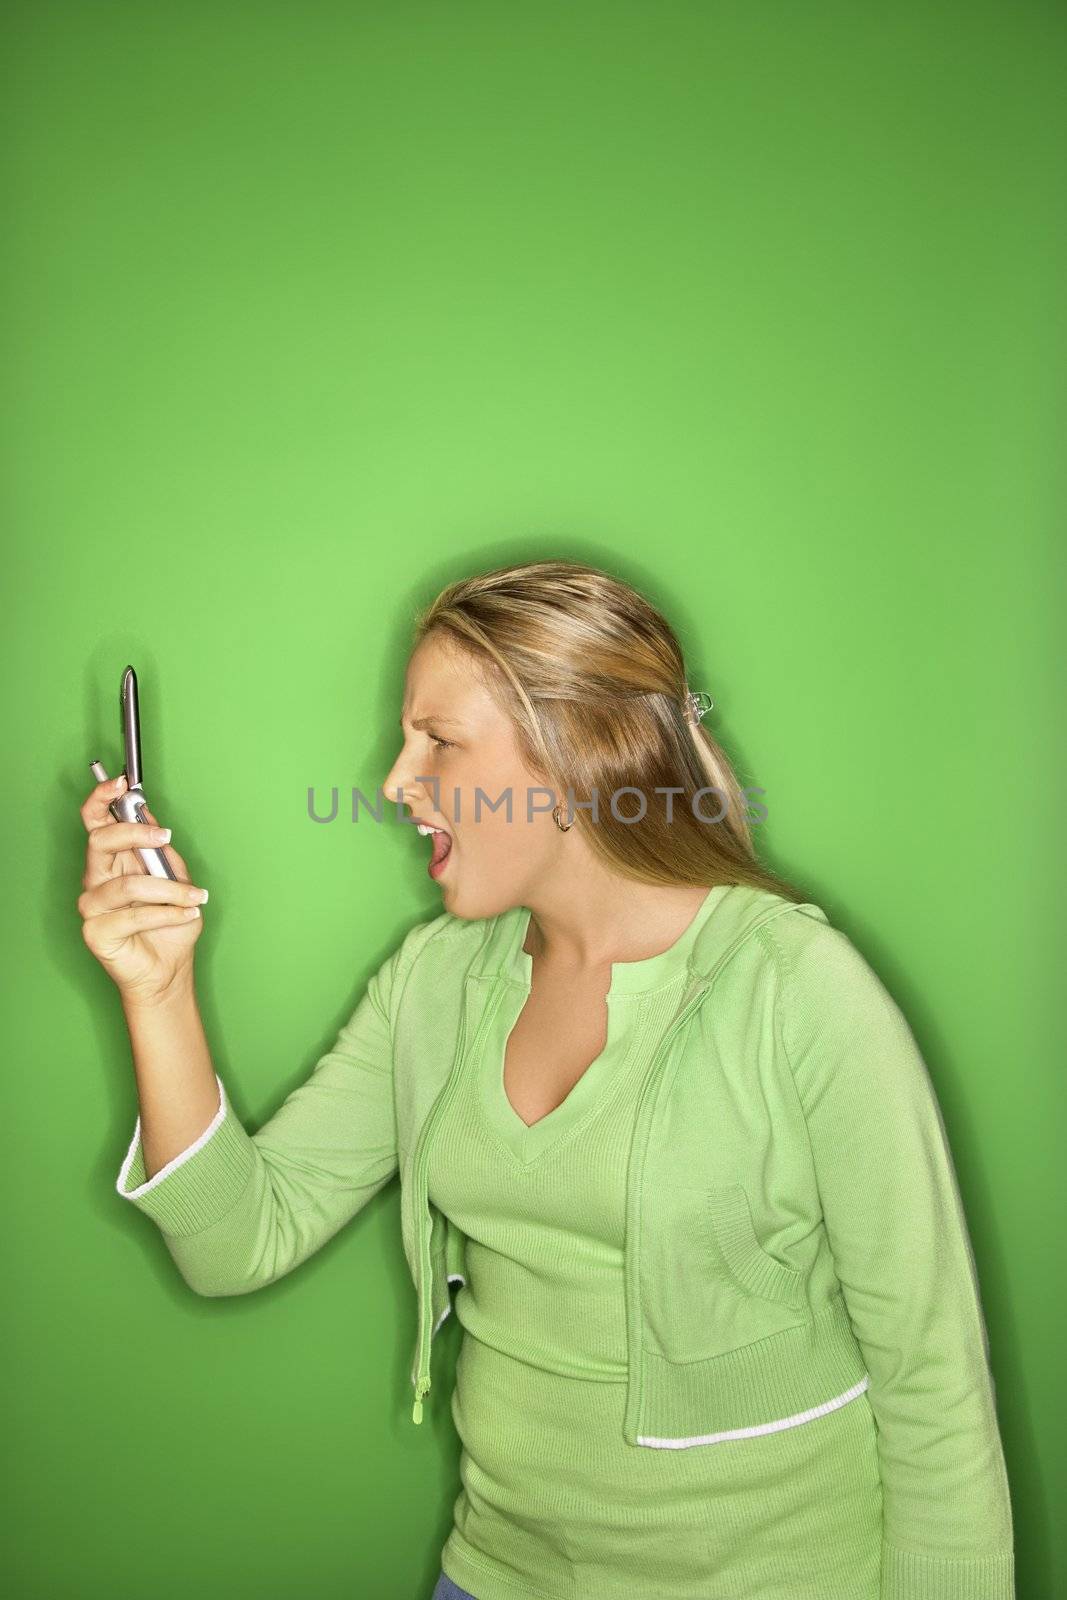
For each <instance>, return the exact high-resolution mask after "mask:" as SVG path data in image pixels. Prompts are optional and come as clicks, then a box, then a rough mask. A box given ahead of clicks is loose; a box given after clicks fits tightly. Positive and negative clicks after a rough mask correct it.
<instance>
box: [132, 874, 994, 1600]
mask: <svg viewBox="0 0 1067 1600" xmlns="http://www.w3.org/2000/svg"><path fill="white" fill-rule="evenodd" d="M698 915H699V916H700V919H701V925H700V928H699V931H698V935H697V937H696V938H695V940H693V941H692V946H691V949H690V953H689V958H688V964H687V972H686V981H685V983H684V984H683V985H682V989H681V993H680V997H679V998H678V1000H677V1005H676V1010H675V1012H674V1014H673V1016H671V1017H669V1018H668V1019H667V1022H666V1025H665V1027H664V1028H663V1030H662V1031H661V1032H660V1034H659V1036H658V1038H657V1040H656V1042H655V1045H654V1048H653V1049H652V1050H651V1052H650V1055H649V1059H648V1063H647V1068H646V1071H645V1076H644V1081H643V1084H642V1087H641V1091H640V1094H639V1098H638V1107H637V1112H636V1116H635V1121H634V1130H633V1141H632V1146H631V1152H630V1160H629V1164H628V1169H627V1170H628V1177H627V1191H628V1199H627V1225H626V1245H625V1264H624V1275H625V1289H626V1308H627V1310H626V1317H627V1343H628V1376H627V1385H626V1408H625V1430H624V1431H625V1438H626V1441H627V1443H629V1444H631V1445H634V1446H635V1447H642V1446H643V1447H650V1448H664V1447H678V1446H693V1445H701V1444H704V1443H714V1442H717V1441H718V1440H719V1439H721V1438H722V1437H723V1436H724V1435H725V1436H728V1437H737V1438H743V1437H745V1436H747V1435H749V1434H753V1433H759V1432H762V1431H767V1430H768V1429H769V1428H771V1427H774V1428H778V1427H782V1426H791V1425H795V1424H797V1423H803V1422H804V1421H805V1420H806V1418H807V1417H809V1416H810V1417H814V1416H817V1415H819V1414H820V1408H822V1410H823V1411H825V1409H826V1405H827V1402H828V1401H831V1400H833V1401H835V1402H838V1403H839V1402H840V1401H841V1400H842V1399H843V1398H846V1397H847V1396H848V1395H849V1394H850V1393H857V1392H862V1391H863V1390H864V1389H866V1390H867V1392H868V1398H869V1400H870V1403H871V1407H872V1410H873V1413H874V1417H875V1420H876V1424H877V1429H878V1454H879V1470H880V1474H881V1478H882V1489H883V1506H884V1541H883V1552H882V1594H883V1597H884V1600H1013V1597H1014V1592H1015V1591H1014V1558H1013V1542H1012V1514H1011V1504H1010V1498H1009V1490H1008V1483H1007V1474H1006V1470H1005V1464H1004V1458H1003V1453H1002V1448H1001V1441H1000V1437H999V1432H998V1426H997V1416H996V1407H995V1390H994V1382H993V1377H992V1374H991V1371H990V1365H989V1346H988V1336H987V1332H986V1327H985V1323H984V1319H983V1316H982V1310H981V1303H980V1298H979V1288H978V1281H977V1273H976V1269H975V1264H974V1259H973V1255H972V1251H971V1246H970V1241H969V1238H968V1233H967V1227H966V1222H965V1220H964V1214H963V1208H962V1204H961V1201H960V1195H959V1189H958V1186H957V1182H956V1177H955V1172H954V1169H953V1165H952V1159H951V1156H950V1153H949V1148H948V1144H947V1140H946V1136H945V1130H944V1126H943V1123H942V1120H941V1116H940V1111H939V1107H938V1103H937V1100H936V1097H935V1094H934V1091H933V1087H932V1084H931V1082H930V1077H929V1074H928V1072H927V1069H926V1066H925V1063H924V1061H923V1058H922V1056H921V1055H920V1052H919V1049H918V1046H917V1044H916V1042H915V1039H914V1037H913V1035H912V1033H911V1030H910V1028H909V1026H908V1024H907V1021H906V1020H905V1018H904V1016H903V1014H902V1012H901V1011H900V1009H899V1007H898V1006H897V1005H896V1003H895V1001H894V1000H893V999H892V997H891V996H890V994H889V993H888V991H887V990H886V989H885V987H884V986H883V984H882V983H881V981H880V980H879V978H878V977H877V975H876V974H875V973H874V971H873V969H872V968H871V967H870V966H869V965H868V964H867V962H866V961H865V960H864V958H863V957H862V956H861V955H860V953H859V951H858V950H857V949H856V948H855V946H854V945H853V944H852V943H851V941H850V940H849V939H848V937H847V936H846V935H845V934H844V933H842V932H841V931H839V930H838V929H835V928H833V927H832V926H831V925H830V923H829V921H828V919H827V917H826V914H825V913H824V912H823V911H822V910H821V908H820V907H818V906H816V905H813V904H811V903H805V904H802V905H797V904H795V903H793V902H792V901H788V900H786V899H784V898H782V897H780V896H778V895H775V894H772V893H770V892H768V891H765V890H760V889H754V888H750V887H748V886H742V885H719V886H717V887H715V888H713V889H712V890H711V891H710V892H709V896H708V900H707V902H706V904H705V908H703V909H702V912H701V913H698ZM527 916H528V912H527V911H525V910H524V909H522V908H512V909H511V910H509V911H507V912H504V913H502V914H500V915H499V916H496V917H490V918H484V919H477V920H465V919H462V918H458V917H455V916H452V915H451V914H450V913H448V912H444V913H442V914H441V915H440V916H438V917H435V918H433V919H432V920H430V921H427V922H423V923H420V924H418V925H417V926H416V927H414V928H413V929H412V930H411V931H410V933H408V935H407V936H406V937H405V938H404V939H403V941H402V942H401V944H400V945H399V947H398V948H397V949H396V951H395V952H394V953H393V954H392V955H391V956H390V957H389V959H388V960H387V961H385V962H384V963H383V965H382V966H381V967H380V968H379V969H378V970H377V972H375V973H374V974H373V975H372V976H371V978H370V979H369V981H368V983H367V986H366V990H365V993H364V995H363V997H362V998H361V1000H360V1002H359V1004H358V1005H357V1007H356V1009H355V1011H354V1013H353V1014H352V1016H351V1017H350V1019H349V1020H348V1022H347V1023H346V1024H345V1025H344V1027H343V1028H342V1029H341V1031H340V1034H339V1036H338V1038H337V1040H336V1042H335V1044H334V1046H333V1048H332V1049H331V1050H330V1051H329V1052H328V1053H327V1054H326V1055H324V1056H323V1057H321V1058H320V1060H319V1061H318V1062H317V1064H316V1066H315V1068H314V1069H313V1071H312V1073H311V1075H310V1076H309V1078H308V1079H307V1080H306V1081H305V1082H304V1083H303V1084H301V1085H300V1086H299V1087H298V1088H296V1089H294V1090H293V1091H292V1092H291V1093H290V1094H289V1095H288V1096H287V1097H286V1099H285V1100H284V1102H283V1103H282V1105H281V1106H280V1107H279V1109H278V1111H277V1112H276V1113H275V1115H274V1116H273V1117H271V1118H270V1119H269V1121H267V1122H266V1123H264V1124H263V1126H262V1127H261V1128H259V1129H258V1131H257V1132H256V1133H254V1134H249V1133H248V1131H247V1130H246V1129H245V1127H244V1126H243V1124H242V1123H241V1122H240V1120H239V1119H238V1118H237V1117H236V1115H235V1114H234V1113H233V1111H232V1109H231V1108H230V1106H229V1102H228V1100H227V1098H226V1093H225V1089H224V1087H223V1084H222V1080H221V1079H219V1080H218V1087H219V1109H218V1112H217V1113H216V1115H215V1117H214V1119H213V1120H212V1122H211V1123H210V1124H209V1126H208V1127H207V1128H206V1129H205V1130H204V1132H203V1133H202V1134H201V1136H200V1137H199V1138H198V1139H197V1140H195V1141H194V1142H193V1144H191V1145H190V1146H189V1148H188V1149H187V1150H184V1151H182V1152H181V1153H180V1154H179V1155H177V1156H175V1157H174V1159H173V1160H172V1161H170V1162H168V1163H167V1165H166V1166H165V1167H163V1168H162V1169H161V1170H160V1171H159V1172H157V1173H156V1174H155V1175H154V1176H153V1177H152V1178H151V1179H149V1180H148V1181H147V1182H146V1181H145V1171H144V1160H143V1154H142V1151H141V1144H140V1119H139V1118H138V1121H137V1125H136V1127H135V1130H134V1134H133V1138H132V1141H131V1143H130V1147H129V1150H128V1152H127V1154H126V1157H125V1160H124V1161H123V1163H122V1168H121V1171H120V1173H119V1177H118V1180H117V1184H116V1187H117V1189H118V1192H119V1194H121V1195H122V1196H124V1197H125V1198H126V1199H129V1200H131V1201H132V1202H133V1203H134V1204H135V1205H136V1206H138V1207H139V1208H140V1209H141V1210H142V1211H144V1212H146V1213H147V1214H148V1215H149V1216H150V1217H151V1218H152V1219H153V1221H154V1222H155V1223H156V1224H157V1225H158V1226H159V1228H160V1230H161V1232H162V1234H163V1237H164V1239H165V1241H166V1245H167V1248H168V1250H169V1251H170V1253H171V1256H172V1257H173V1259H174V1261H175V1263H176V1265H177V1267H178V1270H179V1271H180V1273H181V1274H182V1276H183V1278H184V1279H185V1281H186V1282H187V1283H188V1285H189V1286H190V1288H192V1289H193V1290H194V1291H195V1292H196V1293H198V1294H202V1295H209V1296H217V1295H234V1294H246V1293H249V1292H250V1291H251V1290H253V1289H260V1288H262V1287H264V1286H265V1285H266V1284H268V1283H272V1282H274V1280H275V1279H277V1278H280V1277H282V1276H283V1275H284V1274H285V1273H287V1272H291V1271H292V1270H293V1268H294V1267H296V1266H298V1265H299V1264H300V1263H301V1262H302V1261H304V1260H306V1259H307V1257H308V1256H310V1255H311V1254H313V1253H314V1251H316V1250H317V1249H318V1248H319V1247H320V1246H321V1245H322V1244H324V1243H325V1241H326V1240H327V1239H329V1238H331V1237H332V1236H333V1234H335V1233H336V1232H337V1231H338V1229H339V1228H341V1227H342V1226H343V1225H344V1224H345V1223H346V1222H348V1221H349V1220H350V1219H351V1218H352V1217H353V1216H354V1215H355V1214H356V1213H357V1212H358V1211H360V1210H361V1209H362V1208H363V1206H365V1205H366V1204H367V1203H368V1201H370V1200H371V1198H372V1197H373V1196H374V1195H375V1194H377V1193H378V1191H379V1190H380V1189H382V1188H383V1187H384V1186H385V1184H386V1183H388V1182H389V1180H390V1179H391V1178H392V1177H393V1176H394V1175H395V1174H396V1173H398V1172H399V1175H400V1181H401V1218H402V1235H403V1243H404V1251H405V1254H406V1257H407V1261H408V1265H409V1268H410V1270H411V1274H412V1278H413V1281H414V1285H415V1290H416V1296H417V1305H418V1331H417V1338H416V1343H415V1349H414V1354H413V1360H412V1367H411V1381H412V1384H413V1386H414V1392H415V1406H414V1413H413V1414H414V1419H415V1421H416V1422H418V1421H420V1420H421V1417H422V1405H423V1397H424V1396H425V1394H426V1393H427V1392H428V1391H429V1389H430V1386H431V1377H430V1368H431V1347H432V1341H433V1336H434V1334H435V1333H436V1332H437V1329H438V1328H439V1327H440V1325H441V1323H442V1322H443V1321H444V1319H445V1317H446V1316H447V1315H448V1313H449V1312H450V1310H451V1309H452V1303H451V1295H450V1290H449V1282H450V1280H458V1281H463V1276H464V1249H465V1239H464V1236H463V1235H462V1233H461V1232H460V1231H459V1230H458V1229H457V1228H456V1227H455V1226H454V1225H453V1224H452V1223H451V1221H450V1220H449V1219H448V1218H447V1217H446V1216H444V1215H443V1214H442V1213H441V1212H440V1211H439V1210H438V1209H437V1208H436V1207H435V1206H434V1205H433V1203H432V1202H431V1201H430V1200H429V1198H428V1193H427V1181H426V1171H427V1156H428V1151H429V1148H430V1143H431V1141H432V1139H433V1129H434V1123H435V1121H436V1118H437V1115H438V1113H439V1110H440V1108H441V1106H442V1105H443V1104H445V1103H446V1100H447V1097H448V1095H449V1092H450V1088H451V1087H452V1086H453V1085H454V1084H455V1082H456V1080H457V1076H458V1074H457V1070H456V1069H457V1068H458V1066H459V1064H460V1061H461V1060H466V1059H469V1056H470V1054H471V1053H473V1052H474V1051H476V1050H477V1049H478V1048H479V1045H480V1043H481V1041H482V1039H483V1038H484V1036H485V1032H486V1030H487V1028H488V1026H489V1024H490V1022H491V1020H492V1018H493V1016H494V1014H495V1011H496V1008H497V1007H498V1006H499V1004H500V1002H501V999H502V996H503V992H504V990H505V988H506V980H505V978H504V975H503V968H502V962H503V960H504V957H505V953H506V952H507V951H508V950H509V949H511V948H513V945H514V935H515V931H516V919H518V918H522V919H525V918H526V917H527ZM620 965H622V966H624V965H625V964H620ZM618 970H619V967H618V966H617V967H616V971H618ZM708 1218H710V1223H711V1229H710V1235H709V1231H708V1229H707V1228H706V1227H705V1221H706V1219H708ZM709 1244H710V1245H712V1247H711V1248H709Z"/></svg>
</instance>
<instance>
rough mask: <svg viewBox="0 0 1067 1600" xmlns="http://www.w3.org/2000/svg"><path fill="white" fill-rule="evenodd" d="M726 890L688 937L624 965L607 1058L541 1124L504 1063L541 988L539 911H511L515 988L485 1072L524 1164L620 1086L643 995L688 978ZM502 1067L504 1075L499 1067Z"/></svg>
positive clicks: (487, 1088)
mask: <svg viewBox="0 0 1067 1600" xmlns="http://www.w3.org/2000/svg"><path fill="white" fill-rule="evenodd" d="M725 887H726V886H725V885H719V886H716V887H715V888H713V889H710V890H709V891H708V893H707V894H706V895H705V897H704V899H703V900H702V901H701V903H700V905H699V907H698V908H697V911H696V914H695V916H694V917H692V918H691V920H690V922H689V924H688V926H687V927H686V928H685V929H684V930H683V932H682V933H681V935H680V936H679V937H678V938H677V939H676V940H675V941H674V943H673V944H672V945H670V946H669V947H668V948H667V949H666V950H663V951H660V952H659V953H658V954H657V955H654V956H647V957H645V958H644V959H643V960H641V961H616V962H613V963H612V966H611V982H610V985H609V987H608V991H607V995H606V1001H607V1008H608V1026H607V1036H606V1039H605V1043H604V1048H603V1050H602V1051H601V1052H600V1054H599V1055H598V1056H597V1057H596V1059H595V1060H594V1061H592V1062H591V1063H590V1064H589V1066H587V1067H586V1069H585V1071H584V1072H583V1073H582V1075H581V1077H580V1078H579V1079H578V1081H577V1082H576V1083H575V1084H574V1085H573V1086H572V1087H571V1090H570V1092H569V1093H568V1094H567V1096H566V1098H565V1099H564V1100H563V1101H562V1102H561V1103H560V1104H559V1105H558V1106H556V1107H555V1108H554V1110H552V1111H550V1112H548V1113H547V1115H546V1116H543V1117H540V1118H539V1119H538V1120H537V1121H536V1122H534V1123H530V1124H527V1123H525V1122H524V1121H523V1119H522V1118H521V1117H520V1116H519V1114H518V1112H517V1111H516V1110H515V1108H514V1106H513V1105H512V1104H511V1101H510V1100H509V1099H508V1096H507V1091H506V1089H505V1087H504V1081H503V1075H504V1062H505V1052H506V1048H507V1041H508V1037H509V1035H510V1034H511V1031H512V1029H513V1028H514V1026H515V1024H516V1022H517V1021H518V1018H519V1015H520V1013H521V1011H522V1009H523V1007H524V1006H525V1004H526V1001H527V998H528V996H529V994H530V990H531V988H532V983H533V957H532V956H531V955H529V953H528V952H527V951H526V950H525V949H524V948H523V946H524V945H525V943H526V935H527V931H528V929H529V926H530V918H531V913H530V912H529V911H528V910H526V909H525V908H522V909H521V910H519V911H517V912H512V913H510V914H511V916H512V918H513V921H514V930H513V934H512V938H511V940H510V942H509V944H508V946H507V949H506V952H505V956H504V960H503V964H502V976H503V977H504V978H505V979H506V981H507V991H506V993H505V994H504V995H503V996H502V997H501V1000H500V1003H499V1004H498V1005H497V1008H496V1010H495V1012H494V1015H493V1017H492V1020H491V1023H490V1027H489V1033H488V1037H487V1041H486V1045H485V1054H484V1057H483V1062H484V1063H485V1064H486V1065H487V1066H488V1068H489V1070H487V1071H483V1072H480V1073H479V1074H478V1083H479V1092H480V1101H481V1107H482V1114H483V1115H484V1117H485V1118H486V1121H487V1122H488V1125H489V1126H490V1127H491V1128H492V1130H493V1132H494V1133H495V1134H496V1135H497V1137H498V1138H499V1139H501V1140H502V1142H503V1143H504V1144H505V1145H507V1147H508V1148H509V1149H510V1150H511V1151H512V1153H513V1154H514V1155H515V1157H516V1158H517V1159H518V1160H519V1161H522V1162H529V1161H534V1160H536V1159H537V1157H538V1156H539V1155H540V1154H541V1153H542V1151H544V1150H547V1149H548V1148H549V1146H550V1145H553V1144H555V1143H556V1141H557V1140H558V1139H560V1138H562V1137H564V1135H565V1134H566V1132H567V1130H568V1129H570V1128H574V1127H575V1126H576V1124H578V1123H580V1122H582V1121H583V1120H584V1119H585V1118H586V1117H587V1115H588V1114H589V1113H590V1112H591V1111H593V1110H594V1108H595V1107H596V1105H597V1103H598V1101H599V1098H600V1096H601V1094H602V1092H604V1091H605V1089H607V1087H608V1086H609V1084H615V1085H616V1086H618V1081H619V1079H620V1078H621V1077H622V1076H623V1075H624V1073H625V1070H626V1065H627V1062H628V1061H629V1060H630V1058H631V1055H632V1052H633V1049H634V1047H635V1046H636V1043H637V1038H638V1035H639V1033H640V1029H639V1028H637V1027H635V1023H637V1022H638V1021H639V1020H640V1019H641V1018H643V1017H644V1015H645V1014H646V1012H647V1009H648V1008H647V1007H642V1006H641V1005H639V1004H637V1003H635V1002H636V1001H637V998H638V997H640V996H648V995H653V994H659V993H661V992H662V991H664V990H666V989H667V988H669V987H673V986H674V985H676V984H677V983H678V981H679V980H680V979H681V978H682V977H684V974H685V971H686V968H687V965H688V961H689V956H690V953H691V952H692V949H693V946H694V945H695V943H696V941H697V938H698V936H699V933H700V930H701V928H702V927H703V925H704V923H705V922H706V921H707V920H708V918H709V917H710V915H711V913H712V911H713V910H714V909H715V906H716V905H717V904H718V902H719V900H720V899H721V898H722V895H723V893H724V892H725ZM498 1067H499V1072H498V1071H497V1068H498Z"/></svg>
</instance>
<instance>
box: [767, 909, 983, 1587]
mask: <svg viewBox="0 0 1067 1600" xmlns="http://www.w3.org/2000/svg"><path fill="white" fill-rule="evenodd" d="M785 973H786V976H785V980H784V993H785V999H786V1003H785V1006H784V1010H783V1016H782V1037H783V1041H784V1043H785V1046H786V1054H787V1057H788V1060H789V1064H790V1067H791V1069H792V1074H793V1078H794V1081H795V1083H796V1086H797V1090H798V1093H799V1096H800V1100H801V1104H802V1106H803V1110H804V1115H805V1119H806V1122H807V1128H808V1137H809V1140H810V1144H811V1151H812V1156H813V1159H814V1165H815V1173H816V1180H817V1183H818V1189H819V1195H820V1200H821V1204H822V1210H823V1220H824V1224H825V1228H826V1232H827V1236H828V1238H829V1243H830V1248H831V1251H832V1254H833V1258H834V1261H835V1264H836V1270H837V1275H838V1278H839V1280H840V1283H841V1288H842V1294H843V1297H844V1300H845V1303H846V1306H847V1309H848V1314H849V1319H850V1322H851V1324H852V1328H853V1331H854V1333H855V1335H856V1338H857V1339H858V1341H859V1344H860V1346H861V1348H862V1350H863V1354H864V1357H865V1360H866V1365H867V1371H868V1373H869V1375H870V1385H869V1389H868V1398H869V1400H870V1403H871V1407H872V1410H873V1412H874V1417H875V1422H876V1424H877V1430H878V1454H879V1465H880V1476H881V1480H882V1489H883V1546H882V1580H881V1583H882V1587H881V1594H882V1600H1013V1597H1014V1594H1015V1587H1014V1553H1013V1530H1012V1511H1011V1502H1010V1497H1009V1489H1008V1480H1007V1472H1006V1468H1005V1462H1004V1457H1003V1452H1002V1448H1001V1440H1000V1434H999V1431H998V1426H997V1416H996V1404H995V1383H994V1379H993V1376H992V1372H991V1370H990V1365H989V1341H988V1334H987V1331H986V1326H985V1320H984V1317H983V1314H982V1309H981V1303H980V1298H979V1286H978V1278H977V1272H976V1268H975V1263H974V1256H973V1252H972V1249H971V1243H970V1239H969V1236H968V1232H967V1224H966V1221H965V1219H964V1213H963V1205H962V1202H961V1198H960V1193H959V1188H958V1185H957V1180H956V1174H955V1169H954V1167H953V1162H952V1157H951V1155H950V1152H949V1146H948V1141H947V1137H946V1133H945V1127H944V1123H943V1120H942V1116H941V1111H940V1107H939V1105H938V1102H937V1098H936V1095H935V1092H934V1088H933V1084H932V1082H931V1080H930V1076H929V1073H928V1071H927V1068H926V1064H925V1062H924V1060H923V1058H922V1056H921V1054H920V1052H919V1048H918V1045H917V1043H916V1041H915V1038H914V1036H913V1034H912V1032H911V1029H910V1027H909V1025H908V1023H907V1021H906V1019H905V1017H904V1015H903V1013H902V1011H901V1010H900V1008H899V1007H898V1005H897V1004H896V1002H895V1001H894V1000H893V998H892V996H891V995H890V994H889V992H888V990H887V989H886V988H885V987H884V985H883V984H882V982H881V980H880V979H879V978H878V976H877V974H876V973H875V972H874V971H873V969H872V968H871V967H870V966H869V965H868V963H867V962H866V961H865V960H864V958H863V956H862V955H861V954H860V952H859V951H858V950H857V949H856V947H855V946H854V945H853V944H852V943H851V941H850V940H849V939H848V937H847V935H845V934H844V933H842V932H841V931H840V930H838V929H835V928H832V927H829V926H827V925H825V924H824V925H823V926H822V928H821V929H820V930H819V933H818V934H817V935H816V936H815V937H813V938H811V939H810V940H809V941H808V942H806V943H805V944H804V946H803V947H802V948H801V949H799V950H790V951H788V952H787V953H786V966H785Z"/></svg>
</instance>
